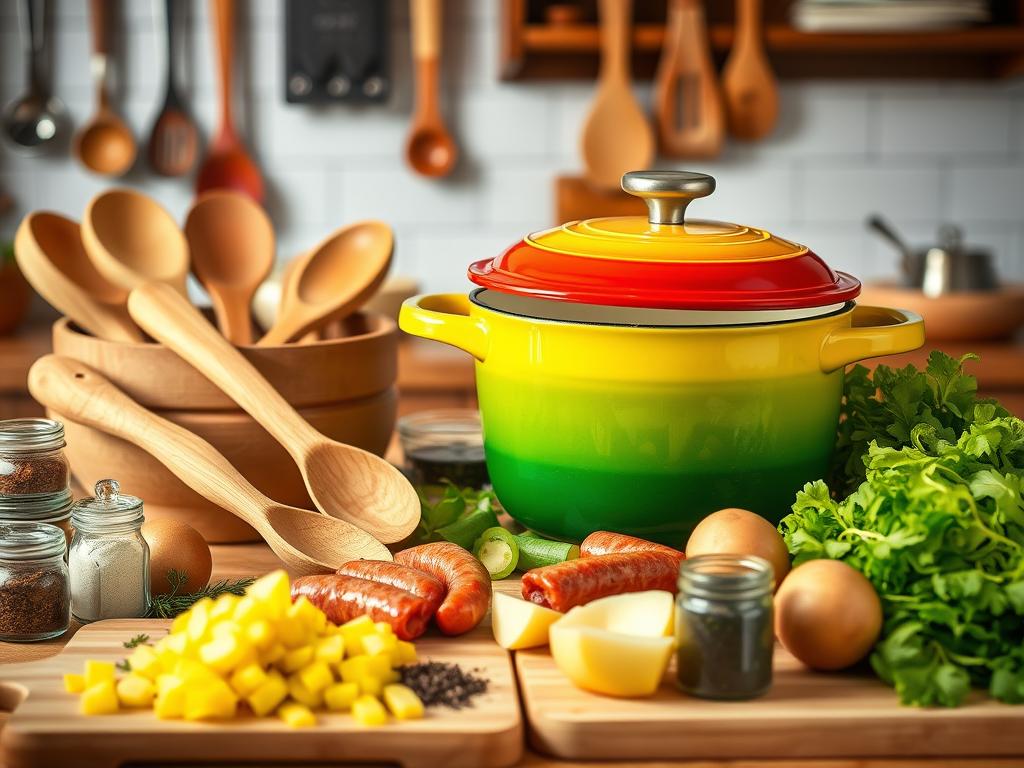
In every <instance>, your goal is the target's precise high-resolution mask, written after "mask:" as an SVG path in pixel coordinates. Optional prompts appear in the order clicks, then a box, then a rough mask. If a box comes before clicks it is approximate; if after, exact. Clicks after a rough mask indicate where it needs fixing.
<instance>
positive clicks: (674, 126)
mask: <svg viewBox="0 0 1024 768" xmlns="http://www.w3.org/2000/svg"><path fill="white" fill-rule="evenodd" d="M655 103H656V105H657V112H658V121H657V122H658V137H659V139H660V140H661V149H662V151H663V152H664V153H665V154H668V155H672V156H673V157H714V156H715V155H717V154H718V153H719V152H721V150H722V142H723V141H724V139H725V107H724V105H723V103H722V93H721V89H720V88H719V85H718V75H717V73H716V72H715V63H714V61H713V60H712V58H711V45H710V43H709V42H708V30H707V24H706V23H705V20H704V9H703V8H702V7H701V2H700V0H670V3H669V7H668V21H667V23H666V25H665V43H664V47H663V49H662V53H661V61H660V63H659V64H658V73H657V81H656V85H655Z"/></svg>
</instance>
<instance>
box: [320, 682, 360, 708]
mask: <svg viewBox="0 0 1024 768" xmlns="http://www.w3.org/2000/svg"><path fill="white" fill-rule="evenodd" d="M357 698H359V684H358V683H335V684H334V685H331V686H328V687H327V688H326V689H325V690H324V704H326V705H327V708H328V709H330V710H332V711H334V712H346V711H348V710H349V709H351V708H352V702H354V701H355V700H356V699H357Z"/></svg>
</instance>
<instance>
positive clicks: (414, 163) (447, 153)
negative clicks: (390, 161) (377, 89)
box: [405, 0, 459, 177]
mask: <svg viewBox="0 0 1024 768" xmlns="http://www.w3.org/2000/svg"><path fill="white" fill-rule="evenodd" d="M410 13H411V14H412V57H413V62H414V64H415V66H416V112H415V115H414V117H413V120H412V127H411V128H410V130H409V137H408V139H406V144H405V158H406V161H407V162H408V163H409V166H410V167H411V168H412V169H413V170H414V171H416V173H418V174H420V175H422V176H433V177H437V176H447V175H448V174H449V173H451V170H452V168H454V167H455V162H456V161H457V160H458V157H459V149H458V147H457V146H456V145H455V140H454V139H452V136H451V134H450V133H448V129H447V128H446V127H445V124H444V118H442V117H441V108H440V106H439V102H440V99H439V96H438V90H439V88H438V78H439V69H440V58H441V0H412V5H411V7H410Z"/></svg>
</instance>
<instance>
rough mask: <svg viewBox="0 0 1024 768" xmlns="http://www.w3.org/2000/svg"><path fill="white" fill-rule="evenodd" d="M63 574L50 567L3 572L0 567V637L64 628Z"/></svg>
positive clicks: (67, 607) (67, 595)
mask: <svg viewBox="0 0 1024 768" xmlns="http://www.w3.org/2000/svg"><path fill="white" fill-rule="evenodd" d="M70 611H71V591H70V589H69V588H68V579H67V575H66V574H63V573H60V572H59V571H55V570H53V569H52V568H40V569H39V570H30V571H21V572H12V573H8V574H5V573H4V572H3V568H2V567H0V637H3V638H5V639H13V638H35V637H39V638H42V637H52V636H55V635H58V634H61V633H63V632H64V631H66V630H67V628H68V622H69V619H70V616H71V614H70Z"/></svg>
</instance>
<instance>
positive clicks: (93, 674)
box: [85, 660, 115, 688]
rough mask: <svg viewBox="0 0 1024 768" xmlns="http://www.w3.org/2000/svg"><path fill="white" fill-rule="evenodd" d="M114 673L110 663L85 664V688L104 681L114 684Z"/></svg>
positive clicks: (90, 662)
mask: <svg viewBox="0 0 1024 768" xmlns="http://www.w3.org/2000/svg"><path fill="white" fill-rule="evenodd" d="M114 677H115V672H114V663H113V662H112V661H92V660H89V661H87V662H85V687H86V688H92V687H93V686H94V685H98V684H99V683H103V682H106V681H108V680H109V681H110V682H111V683H113V682H114Z"/></svg>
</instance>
